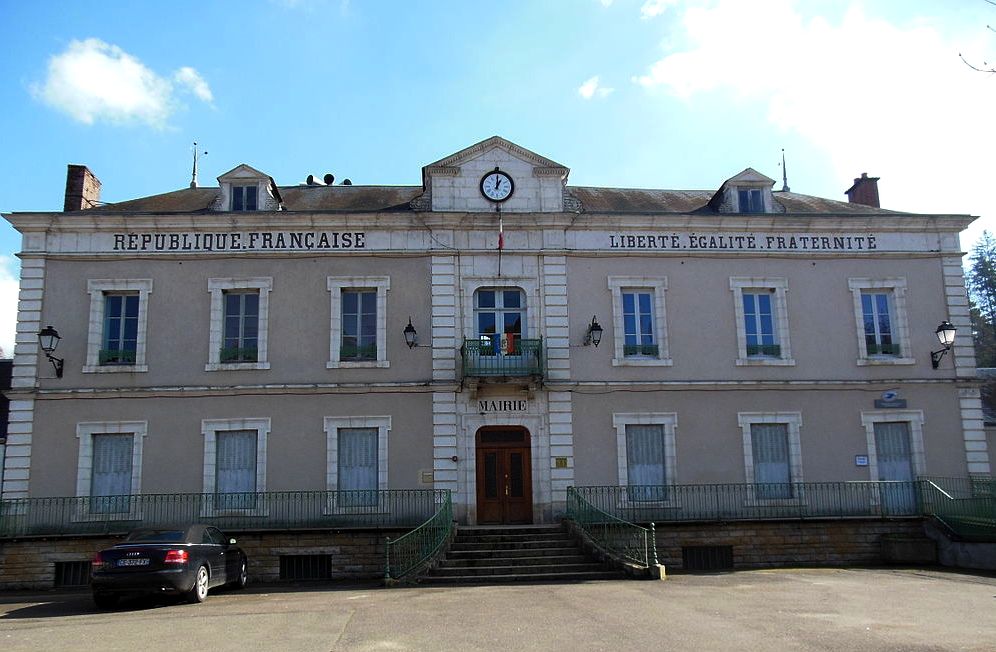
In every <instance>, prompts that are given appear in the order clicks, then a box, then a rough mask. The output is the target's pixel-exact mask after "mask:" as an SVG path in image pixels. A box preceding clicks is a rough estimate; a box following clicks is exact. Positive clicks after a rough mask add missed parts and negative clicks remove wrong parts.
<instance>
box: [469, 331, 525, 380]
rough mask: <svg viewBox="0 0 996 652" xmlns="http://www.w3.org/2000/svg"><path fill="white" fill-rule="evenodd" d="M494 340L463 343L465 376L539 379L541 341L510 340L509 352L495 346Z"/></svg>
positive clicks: (483, 337) (487, 339)
mask: <svg viewBox="0 0 996 652" xmlns="http://www.w3.org/2000/svg"><path fill="white" fill-rule="evenodd" d="M497 341H498V339H497V336H495V337H492V338H488V337H487V336H482V337H481V338H480V339H468V340H464V343H463V347H462V348H461V349H460V355H461V356H462V357H463V375H464V376H542V375H543V340H542V339H536V340H530V339H523V340H513V343H512V350H511V351H508V352H506V351H502V350H501V349H500V346H498V345H496V344H495V342H497Z"/></svg>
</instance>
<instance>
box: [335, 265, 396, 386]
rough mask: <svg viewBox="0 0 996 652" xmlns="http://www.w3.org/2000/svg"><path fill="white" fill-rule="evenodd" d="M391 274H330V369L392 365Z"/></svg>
mask: <svg viewBox="0 0 996 652" xmlns="http://www.w3.org/2000/svg"><path fill="white" fill-rule="evenodd" d="M390 289H391V279H390V277H387V276H329V277H328V290H329V293H330V295H331V299H332V308H331V319H330V324H329V361H328V363H327V364H326V365H325V366H326V367H327V368H329V369H339V368H349V367H383V368H386V367H390V366H391V364H390V362H389V361H388V359H387V292H388V290H390Z"/></svg>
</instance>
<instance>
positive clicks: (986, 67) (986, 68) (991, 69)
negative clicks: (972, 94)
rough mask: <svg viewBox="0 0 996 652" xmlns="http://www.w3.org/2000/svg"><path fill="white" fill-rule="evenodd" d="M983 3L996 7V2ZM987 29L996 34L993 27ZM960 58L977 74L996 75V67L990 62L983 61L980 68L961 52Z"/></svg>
mask: <svg viewBox="0 0 996 652" xmlns="http://www.w3.org/2000/svg"><path fill="white" fill-rule="evenodd" d="M983 1H984V2H987V3H989V4H991V5H994V6H996V0H983ZM986 29H988V30H989V31H990V32H996V29H994V28H993V27H992V26H991V25H986ZM958 56H959V57H961V60H962V61H963V62H964V63H965V65H966V66H968V67H969V68H971V69H972V70H975V71H976V72H988V73H996V66H994V65H992V64H991V63H989V62H988V61H983V62H982V65H981V66H980V65H976V64H973V63H971V62H970V61H969V60H968V59H966V58H965V57H964V55H962V53H961V52H959V53H958Z"/></svg>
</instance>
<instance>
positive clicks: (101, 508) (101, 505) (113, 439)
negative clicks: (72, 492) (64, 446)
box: [76, 421, 148, 520]
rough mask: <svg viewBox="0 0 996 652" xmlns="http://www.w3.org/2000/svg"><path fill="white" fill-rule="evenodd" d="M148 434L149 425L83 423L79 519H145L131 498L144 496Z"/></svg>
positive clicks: (79, 431) (78, 434)
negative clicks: (144, 465) (144, 454)
mask: <svg viewBox="0 0 996 652" xmlns="http://www.w3.org/2000/svg"><path fill="white" fill-rule="evenodd" d="M147 432H148V424H147V422H145V421H113V422H99V423H79V424H77V425H76V437H77V439H79V460H78V465H79V466H78V470H77V476H76V495H77V496H81V497H84V496H85V497H89V500H87V501H82V502H81V503H80V507H79V511H78V512H77V515H76V516H77V518H78V519H82V520H87V519H89V518H99V519H106V518H123V519H124V518H141V514H139V513H138V512H137V509H138V507H139V505H138V503H137V502H133V501H132V500H131V496H134V495H136V494H139V493H141V472H142V444H143V442H144V439H145V435H146V433H147Z"/></svg>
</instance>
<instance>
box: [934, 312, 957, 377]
mask: <svg viewBox="0 0 996 652" xmlns="http://www.w3.org/2000/svg"><path fill="white" fill-rule="evenodd" d="M957 330H958V329H956V328H955V327H954V326H952V325H951V322H949V321H947V320H945V321H942V322H941V325H940V326H938V327H937V330H936V331H934V335H937V339H938V341H939V342H940V343H941V346H943V347H944V348H943V349H939V350H937V351H931V352H930V364H932V365H934V369H937V365H939V364H940V362H941V358H943V357H944V354H945V353H947V352H948V351H950V350H951V345H952V344H954V338H955V332H956V331H957Z"/></svg>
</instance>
